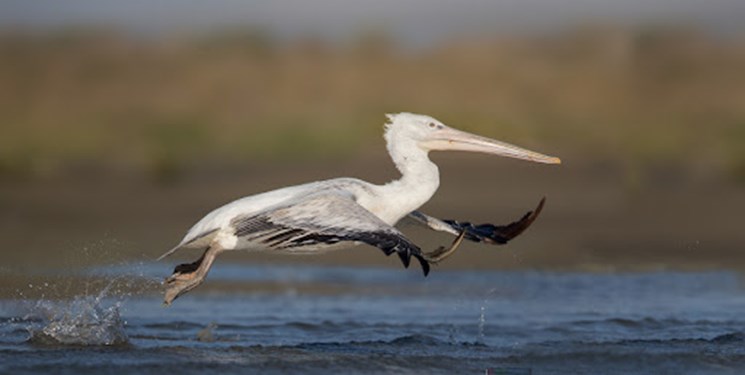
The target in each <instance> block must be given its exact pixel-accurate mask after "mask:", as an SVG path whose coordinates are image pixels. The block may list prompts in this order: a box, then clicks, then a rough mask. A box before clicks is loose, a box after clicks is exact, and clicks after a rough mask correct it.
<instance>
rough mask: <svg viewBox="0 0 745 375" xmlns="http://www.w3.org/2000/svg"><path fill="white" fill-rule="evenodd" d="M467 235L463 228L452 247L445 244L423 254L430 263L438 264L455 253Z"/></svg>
mask: <svg viewBox="0 0 745 375" xmlns="http://www.w3.org/2000/svg"><path fill="white" fill-rule="evenodd" d="M465 237H466V231H465V230H463V231H461V232H460V234H459V235H458V237H456V238H455V241H453V243H452V244H451V245H450V247H448V248H446V247H445V246H440V247H438V248H437V249H435V250H433V251H431V252H429V253H424V254H422V256H423V257H424V259H425V260H427V261H428V262H430V263H433V264H437V263H440V262H442V261H443V260H445V258H447V257H449V256H451V255H453V253H454V252H455V250H458V246H460V244H461V242H463V239H464V238H465Z"/></svg>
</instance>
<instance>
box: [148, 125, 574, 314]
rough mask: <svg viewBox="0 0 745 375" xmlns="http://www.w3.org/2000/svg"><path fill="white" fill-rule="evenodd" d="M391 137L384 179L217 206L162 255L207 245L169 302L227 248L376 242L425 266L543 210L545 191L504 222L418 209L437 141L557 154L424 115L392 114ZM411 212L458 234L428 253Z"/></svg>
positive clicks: (541, 158) (179, 274) (320, 184)
mask: <svg viewBox="0 0 745 375" xmlns="http://www.w3.org/2000/svg"><path fill="white" fill-rule="evenodd" d="M386 116H387V118H388V121H387V123H386V124H385V140H386V145H387V148H388V153H389V154H390V156H391V159H393V163H394V164H395V165H396V168H397V169H398V171H399V172H400V173H401V178H399V179H398V180H394V181H391V182H389V183H387V184H384V185H375V184H371V183H369V182H365V181H362V180H359V179H356V178H336V179H331V180H325V181H317V182H311V183H306V184H302V185H296V186H291V187H285V188H280V189H277V190H272V191H269V192H265V193H261V194H256V195H251V196H248V197H244V198H241V199H238V200H236V201H233V202H231V203H228V204H226V205H224V206H222V207H219V208H217V209H215V210H214V211H212V212H210V213H208V214H207V216H205V217H204V218H202V220H200V221H199V222H197V223H196V224H194V226H192V227H191V229H190V230H189V232H188V233H187V234H186V236H185V237H184V238H183V240H181V242H180V243H179V244H178V245H177V246H176V247H174V248H173V249H171V250H169V251H168V252H166V253H165V254H163V255H162V256H161V257H160V258H158V260H160V259H163V258H165V257H167V256H169V255H171V254H173V253H174V252H176V251H178V250H182V249H194V250H203V251H204V253H203V255H202V256H201V257H200V258H199V259H197V260H196V261H195V262H193V263H187V264H180V265H178V266H176V268H175V269H174V271H173V274H172V275H171V276H170V277H168V278H167V279H166V280H165V282H164V284H165V286H166V292H165V297H164V304H165V305H170V304H171V302H173V300H175V299H176V298H178V297H179V296H180V295H182V294H184V293H186V292H188V291H190V290H192V289H194V288H196V287H197V286H199V285H200V284H201V283H202V282H203V281H204V279H205V278H206V276H207V273H208V272H209V270H210V267H211V266H212V263H213V262H214V260H215V258H216V257H217V255H218V254H220V253H222V252H223V251H227V250H251V251H272V252H281V253H287V254H318V253H322V252H326V251H329V250H334V249H338V248H343V247H349V246H350V245H356V244H367V245H371V246H374V247H377V248H379V249H381V250H382V251H383V252H384V253H385V254H386V255H391V254H393V253H396V254H397V255H398V256H399V258H400V259H401V262H402V263H403V265H404V267H407V268H408V266H409V263H410V261H411V258H412V257H414V258H415V259H416V260H417V261H418V262H419V264H420V265H421V268H422V271H423V272H424V276H427V274H428V273H429V268H430V263H433V264H434V263H438V262H440V261H442V260H443V259H444V258H446V257H448V256H450V254H452V253H453V252H454V251H455V249H456V248H457V247H458V246H459V245H460V243H461V241H462V240H463V239H468V240H471V241H475V242H485V243H492V244H504V243H506V242H507V241H509V240H510V239H512V238H514V237H515V236H517V235H518V234H520V233H521V232H522V231H523V230H525V229H526V228H527V227H528V226H529V225H530V224H531V223H532V222H533V220H535V218H536V217H537V216H538V214H539V213H540V211H541V209H542V208H543V203H544V200H545V198H544V200H541V201H540V203H539V205H538V207H537V208H536V209H535V210H534V211H531V212H528V213H527V214H525V215H524V216H523V217H522V218H521V219H520V220H518V221H516V222H513V223H511V224H509V225H505V226H495V225H491V224H482V225H473V224H471V223H468V222H458V221H453V220H440V219H437V218H434V217H431V216H428V215H426V214H423V213H421V212H419V211H417V209H418V208H419V207H420V206H422V205H423V204H424V203H426V202H427V201H428V200H429V199H430V198H431V197H432V195H433V194H434V193H435V191H436V190H437V188H438V187H439V185H440V174H439V170H438V168H437V165H435V164H434V163H433V162H432V161H430V159H429V156H428V155H429V152H430V151H445V150H457V151H469V152H481V153H487V154H494V155H500V156H506V157H510V158H516V159H523V160H528V161H532V162H538V163H546V164H560V163H561V160H560V159H559V158H557V157H553V156H547V155H543V154H540V153H537V152H534V151H529V150H526V149H523V148H520V147H517V146H513V145H511V144H508V143H504V142H500V141H496V140H493V139H489V138H486V137H481V136H478V135H475V134H470V133H467V132H464V131H460V130H456V129H453V128H451V127H448V126H446V125H445V124H443V123H442V122H440V121H438V120H436V119H434V118H432V117H429V116H425V115H418V114H413V113H398V114H388V115H386ZM407 216H408V217H410V218H412V219H413V220H414V221H415V222H418V223H421V224H423V225H425V226H427V227H429V228H430V229H432V230H436V231H442V232H446V233H450V234H452V235H454V236H456V238H455V240H454V241H453V243H452V245H451V246H450V247H448V248H445V247H440V248H438V249H436V250H434V251H432V252H429V253H424V252H422V251H421V250H420V248H419V247H418V246H417V245H415V244H414V243H413V242H412V241H410V240H409V239H408V238H406V236H404V234H403V233H401V232H400V231H399V230H398V229H396V228H395V227H394V226H395V225H396V223H397V222H398V221H399V220H401V219H403V218H404V217H407Z"/></svg>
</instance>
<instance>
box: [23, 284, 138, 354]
mask: <svg viewBox="0 0 745 375" xmlns="http://www.w3.org/2000/svg"><path fill="white" fill-rule="evenodd" d="M114 282H115V281H112V282H111V283H109V285H107V286H106V287H105V288H104V289H103V290H101V291H100V292H99V293H98V294H97V295H86V296H77V297H75V298H73V299H72V300H70V301H57V302H54V301H49V300H40V301H38V302H37V306H36V309H34V310H36V311H37V312H41V313H42V314H41V315H42V317H41V318H42V319H41V325H36V326H32V327H29V332H30V333H31V337H30V338H29V341H30V342H33V343H39V344H47V345H121V344H126V343H127V342H129V339H128V337H127V334H126V333H125V331H124V326H125V323H124V321H123V320H122V318H121V316H120V314H119V309H120V307H121V304H122V300H123V299H122V298H121V297H120V299H119V300H117V301H114V302H108V300H107V298H108V297H109V293H110V290H111V286H112V285H114ZM122 297H124V296H122ZM107 303H108V304H109V305H107Z"/></svg>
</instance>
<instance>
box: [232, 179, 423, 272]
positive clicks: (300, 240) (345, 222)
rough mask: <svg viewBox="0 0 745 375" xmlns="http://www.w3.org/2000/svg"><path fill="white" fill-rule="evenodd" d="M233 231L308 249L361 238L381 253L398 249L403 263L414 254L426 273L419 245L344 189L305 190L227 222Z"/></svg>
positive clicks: (272, 243)
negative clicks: (289, 200) (301, 193)
mask: <svg viewBox="0 0 745 375" xmlns="http://www.w3.org/2000/svg"><path fill="white" fill-rule="evenodd" d="M230 224H231V227H232V228H233V229H234V231H235V232H234V233H235V235H236V236H237V237H239V238H241V239H243V240H246V241H249V242H258V243H263V244H265V245H266V246H268V247H270V248H274V249H286V250H292V249H297V250H302V249H303V248H307V249H313V248H318V247H323V246H326V245H333V244H337V243H340V242H345V241H348V242H362V243H366V244H368V245H372V246H375V247H377V248H379V249H381V250H383V252H384V253H385V254H386V255H391V254H393V253H396V254H398V256H399V258H401V262H402V263H403V264H404V266H405V267H407V268H408V267H409V263H410V261H411V257H412V256H413V257H414V258H416V259H417V260H418V261H419V263H420V264H421V266H422V271H423V272H424V275H425V276H426V275H427V274H428V273H429V263H427V261H426V260H424V258H423V257H422V254H421V251H420V249H419V247H418V246H416V245H415V244H414V243H412V242H411V241H410V240H409V239H407V238H406V237H405V236H404V235H403V233H401V232H400V231H398V230H397V229H396V228H394V227H392V226H390V225H388V224H386V223H385V222H383V221H382V220H380V219H379V218H378V217H377V216H375V215H374V214H373V213H372V212H370V211H368V210H367V209H365V208H364V207H362V206H360V205H359V204H357V202H356V201H355V200H354V197H353V196H352V195H351V194H349V193H347V192H344V191H326V192H323V193H318V194H311V195H307V196H304V197H301V198H298V199H294V200H292V201H291V202H288V203H286V204H282V205H279V206H276V207H273V208H270V209H267V210H265V211H262V212H260V213H257V214H250V215H242V216H238V217H236V218H234V219H233V220H231V222H230Z"/></svg>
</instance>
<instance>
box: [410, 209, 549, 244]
mask: <svg viewBox="0 0 745 375" xmlns="http://www.w3.org/2000/svg"><path fill="white" fill-rule="evenodd" d="M545 202H546V198H543V199H541V201H540V202H539V203H538V207H536V208H535V210H533V211H529V212H528V213H526V214H525V215H523V217H522V218H520V220H518V221H515V222H512V223H510V224H507V225H494V224H477V225H474V224H471V223H469V222H460V221H456V220H440V219H437V218H434V217H432V216H428V215H425V214H423V213H421V212H419V211H414V212H412V213H410V214H409V217H411V218H412V219H414V220H415V221H417V222H419V223H422V224H424V225H426V226H427V227H429V228H430V229H433V230H436V231H440V232H446V233H450V234H453V235H456V236H457V235H459V234H460V233H461V232H465V238H466V239H467V240H471V241H474V242H484V243H490V244H498V245H503V244H506V243H507V242H508V241H510V240H511V239H513V238H515V237H517V236H518V235H520V234H521V233H522V232H524V231H525V230H526V229H528V227H529V226H530V225H531V224H533V222H534V221H535V219H536V218H538V215H539V214H540V213H541V210H542V209H543V204H544V203H545Z"/></svg>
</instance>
